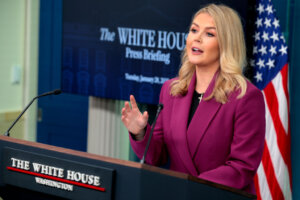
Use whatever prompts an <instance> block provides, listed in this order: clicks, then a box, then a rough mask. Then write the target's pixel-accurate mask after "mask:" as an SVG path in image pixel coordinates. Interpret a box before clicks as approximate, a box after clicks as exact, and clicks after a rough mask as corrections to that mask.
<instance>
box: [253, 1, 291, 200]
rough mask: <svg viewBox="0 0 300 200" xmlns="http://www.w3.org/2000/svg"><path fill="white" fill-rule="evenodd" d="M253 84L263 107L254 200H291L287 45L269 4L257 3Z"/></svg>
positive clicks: (267, 2) (269, 2)
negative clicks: (263, 134) (263, 131)
mask: <svg viewBox="0 0 300 200" xmlns="http://www.w3.org/2000/svg"><path fill="white" fill-rule="evenodd" d="M256 11H257V18H256V21H255V27H256V30H255V33H254V36H253V37H254V40H255V44H254V47H253V60H251V63H250V64H251V66H253V67H254V77H253V83H254V84H255V85H256V86H257V87H258V88H259V89H260V90H262V92H263V95H264V99H265V104H266V137H265V147H264V152H263V158H262V161H261V164H260V166H259V168H258V171H257V174H256V176H255V179H254V181H255V185H256V192H257V198H258V199H292V180H291V178H292V172H291V157H290V149H291V148H290V145H291V143H290V126H289V93H288V56H287V45H286V42H285V39H284V37H283V35H282V33H281V30H280V25H279V20H278V19H277V18H276V17H275V9H274V7H273V4H272V2H271V0H257V8H256Z"/></svg>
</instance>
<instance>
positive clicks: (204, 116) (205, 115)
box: [187, 71, 222, 159]
mask: <svg viewBox="0 0 300 200" xmlns="http://www.w3.org/2000/svg"><path fill="white" fill-rule="evenodd" d="M218 74H219V72H218V71H217V72H216V73H215V75H214V77H213V79H212V81H211V82H210V84H209V86H208V88H207V89H206V92H205V94H204V97H203V99H205V98H206V97H208V96H209V95H210V94H211V93H212V91H213V89H214V86H215V81H216V78H217V76H218ZM221 105H222V104H221V103H219V102H216V101H215V99H210V100H208V101H205V100H202V101H201V102H200V104H199V106H198V108H197V110H196V112H195V114H194V116H193V118H192V120H191V122H190V125H189V127H188V130H187V143H188V146H189V149H190V152H191V156H192V159H193V158H194V156H195V154H196V152H197V149H198V146H199V144H200V142H201V140H202V138H203V136H204V135H205V133H206V130H207V128H208V127H209V124H210V122H211V121H212V119H213V118H214V116H215V115H216V113H217V112H218V110H219V109H220V107H221Z"/></svg>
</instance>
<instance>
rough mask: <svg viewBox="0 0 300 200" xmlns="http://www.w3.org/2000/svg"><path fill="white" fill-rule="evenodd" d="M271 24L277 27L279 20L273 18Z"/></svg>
mask: <svg viewBox="0 0 300 200" xmlns="http://www.w3.org/2000/svg"><path fill="white" fill-rule="evenodd" d="M273 25H274V26H275V28H278V27H279V20H278V19H274V21H273Z"/></svg>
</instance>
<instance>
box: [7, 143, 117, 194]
mask: <svg viewBox="0 0 300 200" xmlns="http://www.w3.org/2000/svg"><path fill="white" fill-rule="evenodd" d="M3 158H4V161H3V163H4V169H3V170H5V171H6V173H4V174H5V176H4V182H5V183H6V184H11V185H14V186H18V187H23V188H27V189H30V190H35V191H39V192H44V193H48V194H51V195H56V196H61V197H66V198H71V199H84V198H85V197H86V196H89V198H91V199H94V198H97V199H111V194H112V181H113V180H112V179H113V170H112V169H107V168H103V167H98V166H92V165H86V164H81V163H77V162H73V161H69V160H62V159H58V158H54V157H49V156H46V155H42V154H36V153H31V152H26V151H23V150H17V149H12V148H5V149H4V155H3Z"/></svg>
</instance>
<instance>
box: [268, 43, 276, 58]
mask: <svg viewBox="0 0 300 200" xmlns="http://www.w3.org/2000/svg"><path fill="white" fill-rule="evenodd" d="M276 48H277V47H276V46H273V45H271V47H270V50H269V52H270V53H271V56H273V55H274V54H276V53H277V52H276Z"/></svg>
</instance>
